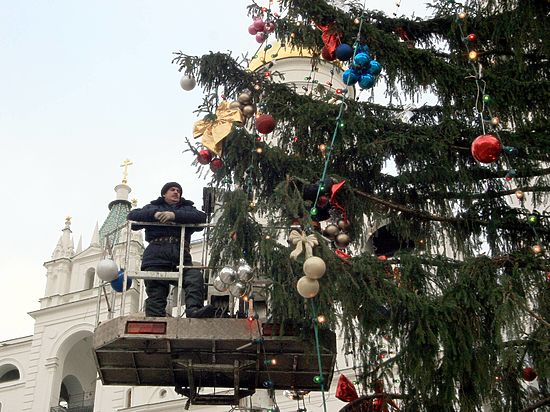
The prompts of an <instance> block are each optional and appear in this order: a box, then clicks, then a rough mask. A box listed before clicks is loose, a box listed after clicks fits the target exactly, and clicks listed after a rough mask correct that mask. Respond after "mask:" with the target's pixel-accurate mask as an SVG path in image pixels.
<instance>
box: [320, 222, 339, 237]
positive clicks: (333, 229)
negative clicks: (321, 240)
mask: <svg viewBox="0 0 550 412" xmlns="http://www.w3.org/2000/svg"><path fill="white" fill-rule="evenodd" d="M338 233H340V228H339V227H338V226H336V225H335V224H334V223H331V224H329V225H327V227H326V228H325V230H324V232H323V234H324V235H325V236H326V237H328V238H329V239H334V238H335V237H336V236H337V235H338Z"/></svg>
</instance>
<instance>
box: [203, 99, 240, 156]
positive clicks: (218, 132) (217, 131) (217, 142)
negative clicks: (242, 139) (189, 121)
mask: <svg viewBox="0 0 550 412" xmlns="http://www.w3.org/2000/svg"><path fill="white" fill-rule="evenodd" d="M242 121H243V114H242V112H241V110H240V109H232V108H230V107H229V103H228V102H227V101H226V100H224V101H222V102H221V103H220V105H219V106H218V108H217V109H216V116H215V119H214V120H206V119H203V120H199V121H197V122H195V124H194V125H193V137H194V138H195V139H196V138H197V137H199V136H202V142H201V143H202V145H203V146H205V147H206V148H208V149H209V150H210V151H211V152H213V153H215V154H217V155H218V156H221V154H222V141H223V139H225V138H226V137H227V135H228V134H229V133H230V132H231V128H232V127H233V123H234V122H241V123H242Z"/></svg>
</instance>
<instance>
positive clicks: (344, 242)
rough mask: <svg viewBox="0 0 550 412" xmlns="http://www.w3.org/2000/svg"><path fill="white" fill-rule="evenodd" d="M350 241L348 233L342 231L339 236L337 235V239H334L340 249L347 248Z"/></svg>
mask: <svg viewBox="0 0 550 412" xmlns="http://www.w3.org/2000/svg"><path fill="white" fill-rule="evenodd" d="M350 242H351V239H350V237H349V236H348V234H347V233H340V234H339V235H338V236H336V239H334V243H335V244H336V246H338V247H339V248H340V249H345V248H347V247H348V245H349V244H350Z"/></svg>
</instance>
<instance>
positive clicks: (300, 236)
mask: <svg viewBox="0 0 550 412" xmlns="http://www.w3.org/2000/svg"><path fill="white" fill-rule="evenodd" d="M289 241H290V243H291V244H293V245H296V249H294V250H293V251H292V252H290V258H291V259H294V260H296V259H297V258H298V256H300V254H301V253H302V252H304V253H305V256H306V259H307V258H308V257H311V256H313V247H314V246H317V245H318V244H319V241H318V240H317V237H316V236H315V235H306V234H305V233H303V232H299V231H297V230H291V231H290V235H289Z"/></svg>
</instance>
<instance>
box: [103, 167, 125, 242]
mask: <svg viewBox="0 0 550 412" xmlns="http://www.w3.org/2000/svg"><path fill="white" fill-rule="evenodd" d="M132 164H133V163H132V162H131V161H130V160H128V159H126V160H124V161H123V162H122V164H121V165H120V167H123V168H124V169H123V172H122V183H120V184H118V185H116V186H115V193H116V199H115V200H113V201H112V202H111V203H109V215H108V216H107V218H106V219H105V222H103V225H101V229H99V242H100V244H101V245H102V246H105V244H106V241H107V239H108V240H109V243H110V245H111V246H113V245H114V244H116V243H117V242H118V241H119V236H120V229H121V228H122V227H123V226H124V224H125V223H126V216H127V215H128V212H129V211H130V209H131V207H132V204H131V203H130V201H129V200H128V195H129V194H130V192H131V191H132V189H131V188H130V186H128V184H127V183H128V166H130V165H132Z"/></svg>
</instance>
